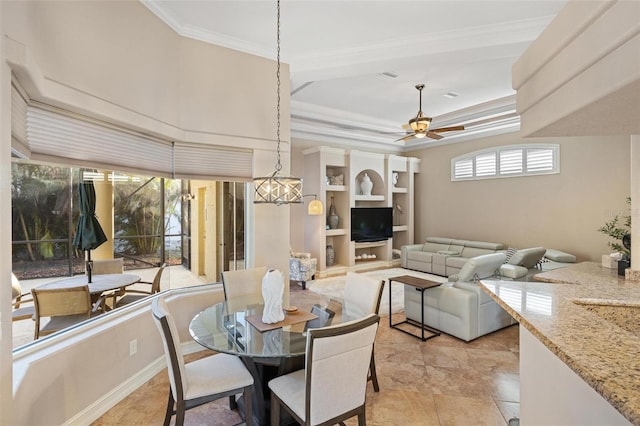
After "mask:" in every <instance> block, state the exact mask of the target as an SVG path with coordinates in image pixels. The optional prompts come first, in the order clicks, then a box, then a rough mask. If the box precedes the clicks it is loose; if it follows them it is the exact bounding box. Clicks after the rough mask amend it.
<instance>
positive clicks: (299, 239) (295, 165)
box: [289, 142, 327, 251]
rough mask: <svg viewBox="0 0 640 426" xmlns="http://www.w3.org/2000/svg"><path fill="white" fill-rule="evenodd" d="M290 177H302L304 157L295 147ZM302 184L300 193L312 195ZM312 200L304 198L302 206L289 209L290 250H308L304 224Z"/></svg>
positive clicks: (311, 198)
mask: <svg viewBox="0 0 640 426" xmlns="http://www.w3.org/2000/svg"><path fill="white" fill-rule="evenodd" d="M294 143H295V142H294ZM291 176H299V177H302V176H304V155H303V154H302V149H297V148H295V145H294V148H293V150H292V151H291ZM302 184H303V191H302V192H303V193H304V194H309V193H313V191H311V192H309V190H308V189H307V188H309V185H304V181H303V182H302ZM312 200H313V197H304V204H303V205H295V206H292V207H291V221H290V222H289V228H290V229H289V233H290V235H291V237H290V238H289V239H290V241H291V249H292V250H293V251H307V250H308V248H307V247H305V243H304V222H305V220H306V219H307V217H308V216H307V207H308V206H309V203H310V202H311V201H312ZM326 208H327V207H326V206H325V209H326ZM325 213H326V211H325ZM322 223H324V221H323V222H322Z"/></svg>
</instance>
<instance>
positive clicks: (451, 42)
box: [142, 0, 566, 151]
mask: <svg viewBox="0 0 640 426" xmlns="http://www.w3.org/2000/svg"><path fill="white" fill-rule="evenodd" d="M142 1H143V3H144V4H145V5H146V6H147V7H148V8H149V9H151V10H152V11H153V12H154V13H155V14H156V15H158V16H159V17H160V18H161V19H163V20H164V21H165V22H166V23H167V24H169V25H170V26H171V27H172V28H173V29H174V30H175V31H176V32H178V33H179V34H181V35H183V36H186V37H192V38H195V39H199V40H202V41H206V42H210V43H213V44H217V45H221V46H225V47H229V48H232V49H236V50H240V51H244V52H248V53H251V54H255V55H260V56H264V57H268V58H272V59H275V56H276V2H275V1H274V0H271V1H264V0H259V1H239V0H235V1H218V0H215V1H214V0H198V1H185V0H161V1H160V0H142ZM565 3H566V0H546V1H540V0H502V1H483V0H470V1H458V0H445V1H435V0H414V1H395V0H387V1H366V0H360V1H346V0H341V1H327V0H282V3H281V60H282V61H283V62H287V63H289V64H290V71H291V116H292V120H291V127H292V129H291V130H292V137H293V138H296V139H298V140H300V139H303V140H306V141H312V142H313V141H321V142H322V143H325V144H340V145H346V146H353V147H358V146H361V147H367V148H369V149H378V150H383V151H384V150H387V151H398V150H400V151H402V150H407V149H415V148H418V147H424V146H427V145H426V144H430V145H437V144H441V143H452V142H460V141H464V140H469V139H472V138H477V137H481V136H488V135H491V134H497V133H504V132H509V131H516V130H517V129H518V128H519V119H518V117H517V116H514V115H515V114H514V113H513V111H514V109H515V92H514V90H513V89H512V88H511V66H512V65H513V63H514V62H515V61H516V59H518V58H519V57H520V55H521V54H522V53H523V52H524V50H525V49H526V48H527V46H528V45H529V44H530V43H531V42H532V41H533V40H535V39H536V37H537V36H538V35H539V34H540V33H541V32H542V30H543V29H544V28H545V27H546V26H547V25H548V24H549V22H550V21H551V20H552V19H553V17H554V16H555V15H556V14H557V13H558V12H559V10H560V9H561V8H562V7H563V6H564V5H565ZM383 73H393V74H394V75H397V77H395V78H392V77H388V76H386V75H383ZM274 78H275V77H274ZM418 83H425V84H426V87H425V90H424V92H423V100H422V110H423V111H424V113H425V115H427V116H431V117H433V124H432V128H435V127H442V126H449V125H455V124H460V123H465V122H466V123H471V124H467V127H468V129H467V130H465V131H463V132H452V133H446V134H444V135H445V136H446V137H445V139H443V140H442V141H440V142H437V143H436V142H435V141H433V140H431V139H414V140H413V141H409V142H407V143H406V144H405V143H404V142H394V141H395V140H396V139H398V138H400V137H401V136H402V135H401V134H400V132H402V131H403V130H402V127H401V126H402V124H404V123H406V122H407V121H408V120H409V119H410V118H412V117H414V116H415V115H416V113H417V112H418V92H417V90H416V89H415V88H414V86H415V85H416V84H418ZM448 92H457V93H459V94H460V96H458V97H456V98H453V99H450V98H446V97H444V96H443V95H444V94H446V93H448ZM491 115H496V116H498V119H495V118H492V119H489V120H487V119H486V118H487V117H488V116H491ZM474 123H475V124H476V125H475V126H473V124H474ZM384 132H399V133H398V134H382V133H384Z"/></svg>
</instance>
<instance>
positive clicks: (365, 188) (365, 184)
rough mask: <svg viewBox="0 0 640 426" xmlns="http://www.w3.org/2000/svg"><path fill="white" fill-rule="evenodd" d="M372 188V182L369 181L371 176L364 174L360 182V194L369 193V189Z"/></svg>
mask: <svg viewBox="0 0 640 426" xmlns="http://www.w3.org/2000/svg"><path fill="white" fill-rule="evenodd" d="M372 189H373V182H371V178H370V177H369V175H368V174H366V173H365V174H364V177H363V178H362V181H361V182H360V190H361V191H362V195H371V190H372Z"/></svg>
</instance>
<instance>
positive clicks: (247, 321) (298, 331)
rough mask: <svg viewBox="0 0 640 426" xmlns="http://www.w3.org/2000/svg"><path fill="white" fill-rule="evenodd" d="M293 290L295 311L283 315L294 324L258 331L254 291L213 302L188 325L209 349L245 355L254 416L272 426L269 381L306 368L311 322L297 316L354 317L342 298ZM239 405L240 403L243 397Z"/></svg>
mask: <svg viewBox="0 0 640 426" xmlns="http://www.w3.org/2000/svg"><path fill="white" fill-rule="evenodd" d="M295 293H297V292H292V303H297V310H296V311H295V312H286V316H287V317H286V318H285V322H290V321H291V320H293V322H294V323H293V324H288V325H284V326H277V324H276V325H274V326H276V328H273V329H270V330H266V331H260V330H259V329H258V328H257V327H256V326H255V325H254V321H253V320H252V318H256V316H261V314H262V309H263V307H264V305H263V303H262V296H261V295H250V296H244V297H240V298H236V299H231V300H229V301H226V302H221V303H217V304H215V305H213V306H210V307H208V308H206V309H205V310H203V311H201V312H200V313H198V314H197V315H196V316H195V317H194V318H193V319H192V320H191V323H190V325H189V331H190V333H191V336H192V337H193V339H194V340H195V341H196V342H198V343H199V344H201V345H202V346H204V347H205V348H208V349H211V350H213V351H216V352H222V353H227V354H231V355H236V356H239V357H240V358H241V359H242V361H243V362H244V364H245V365H246V367H247V369H248V370H249V372H250V373H251V375H252V376H253V378H254V390H255V395H254V398H253V416H254V419H253V420H254V423H255V424H258V425H267V424H269V407H270V406H269V401H270V398H269V396H270V392H269V388H268V382H269V380H271V379H273V378H275V377H277V376H280V375H283V374H286V373H288V372H291V371H295V370H299V369H301V368H304V356H305V350H306V339H307V337H306V332H305V328H306V326H307V321H300V322H296V320H295V318H294V317H295V316H296V315H301V314H303V315H305V316H306V317H308V315H307V314H308V313H309V312H311V311H312V310H314V311H316V312H323V313H324V312H331V313H332V314H335V315H333V317H332V318H331V324H338V323H341V322H344V321H347V320H348V319H353V318H351V316H350V315H346V314H345V315H343V312H342V305H341V304H340V303H339V302H338V301H335V300H332V299H328V298H325V297H324V296H321V295H319V294H315V293H312V292H304V293H305V294H304V295H302V296H301V297H302V298H304V300H299V299H298V300H294V298H295V297H294V296H293V295H294V294H295ZM314 306H315V308H314ZM320 315H322V314H320ZM312 318H314V319H315V316H313V317H312ZM309 324H310V325H309V326H311V325H312V324H311V323H310V322H309ZM316 326H317V325H316ZM238 404H239V405H242V400H241V399H240V400H238ZM240 412H242V410H240Z"/></svg>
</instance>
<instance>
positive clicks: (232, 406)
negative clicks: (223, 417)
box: [229, 395, 238, 410]
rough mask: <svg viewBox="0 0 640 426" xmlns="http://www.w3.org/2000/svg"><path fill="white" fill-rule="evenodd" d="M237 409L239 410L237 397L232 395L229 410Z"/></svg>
mask: <svg viewBox="0 0 640 426" xmlns="http://www.w3.org/2000/svg"><path fill="white" fill-rule="evenodd" d="M237 409H238V402H237V401H236V396H235V395H231V396H230V397H229V410H237Z"/></svg>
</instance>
